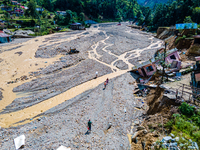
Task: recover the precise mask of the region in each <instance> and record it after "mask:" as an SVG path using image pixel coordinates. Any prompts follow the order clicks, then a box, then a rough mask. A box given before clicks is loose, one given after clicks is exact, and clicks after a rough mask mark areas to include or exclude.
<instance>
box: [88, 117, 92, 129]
mask: <svg viewBox="0 0 200 150" xmlns="http://www.w3.org/2000/svg"><path fill="white" fill-rule="evenodd" d="M91 127H92V122H91V121H90V119H89V121H88V130H89V131H91Z"/></svg>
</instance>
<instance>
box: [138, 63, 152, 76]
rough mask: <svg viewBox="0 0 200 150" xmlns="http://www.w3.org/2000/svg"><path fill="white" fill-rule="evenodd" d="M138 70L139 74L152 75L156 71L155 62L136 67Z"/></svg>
mask: <svg viewBox="0 0 200 150" xmlns="http://www.w3.org/2000/svg"><path fill="white" fill-rule="evenodd" d="M138 72H139V74H140V75H141V76H143V77H146V76H152V75H153V74H154V73H155V72H156V65H155V64H148V65H145V66H142V67H140V68H138Z"/></svg>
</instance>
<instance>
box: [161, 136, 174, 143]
mask: <svg viewBox="0 0 200 150" xmlns="http://www.w3.org/2000/svg"><path fill="white" fill-rule="evenodd" d="M169 140H172V137H171V136H166V137H163V139H162V142H168V141H169Z"/></svg>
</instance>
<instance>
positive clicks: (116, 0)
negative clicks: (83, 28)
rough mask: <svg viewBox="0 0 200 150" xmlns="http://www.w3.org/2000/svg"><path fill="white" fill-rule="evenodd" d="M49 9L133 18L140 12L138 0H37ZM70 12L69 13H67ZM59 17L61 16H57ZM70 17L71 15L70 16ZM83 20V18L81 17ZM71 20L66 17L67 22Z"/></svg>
mask: <svg viewBox="0 0 200 150" xmlns="http://www.w3.org/2000/svg"><path fill="white" fill-rule="evenodd" d="M36 1H37V3H38V5H41V6H43V7H44V8H46V9H47V10H49V11H56V10H60V11H66V10H70V11H72V12H76V14H77V16H78V17H79V18H82V17H83V14H84V16H86V17H88V18H90V19H100V18H101V19H119V20H120V19H133V18H135V16H136V15H137V14H138V13H139V12H140V6H139V4H138V3H137V1H136V0H54V1H53V0H36ZM67 14H68V13H67ZM57 18H59V17H57ZM68 18H69V16H68ZM72 20H73V19H72ZM80 20H81V19H80ZM67 22H69V20H67V18H66V23H67Z"/></svg>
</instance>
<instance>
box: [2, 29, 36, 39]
mask: <svg viewBox="0 0 200 150" xmlns="http://www.w3.org/2000/svg"><path fill="white" fill-rule="evenodd" d="M3 32H4V33H7V34H9V35H12V36H13V37H14V38H33V36H30V35H34V34H35V32H33V31H31V30H17V31H15V32H12V31H10V30H8V29H3Z"/></svg>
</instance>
